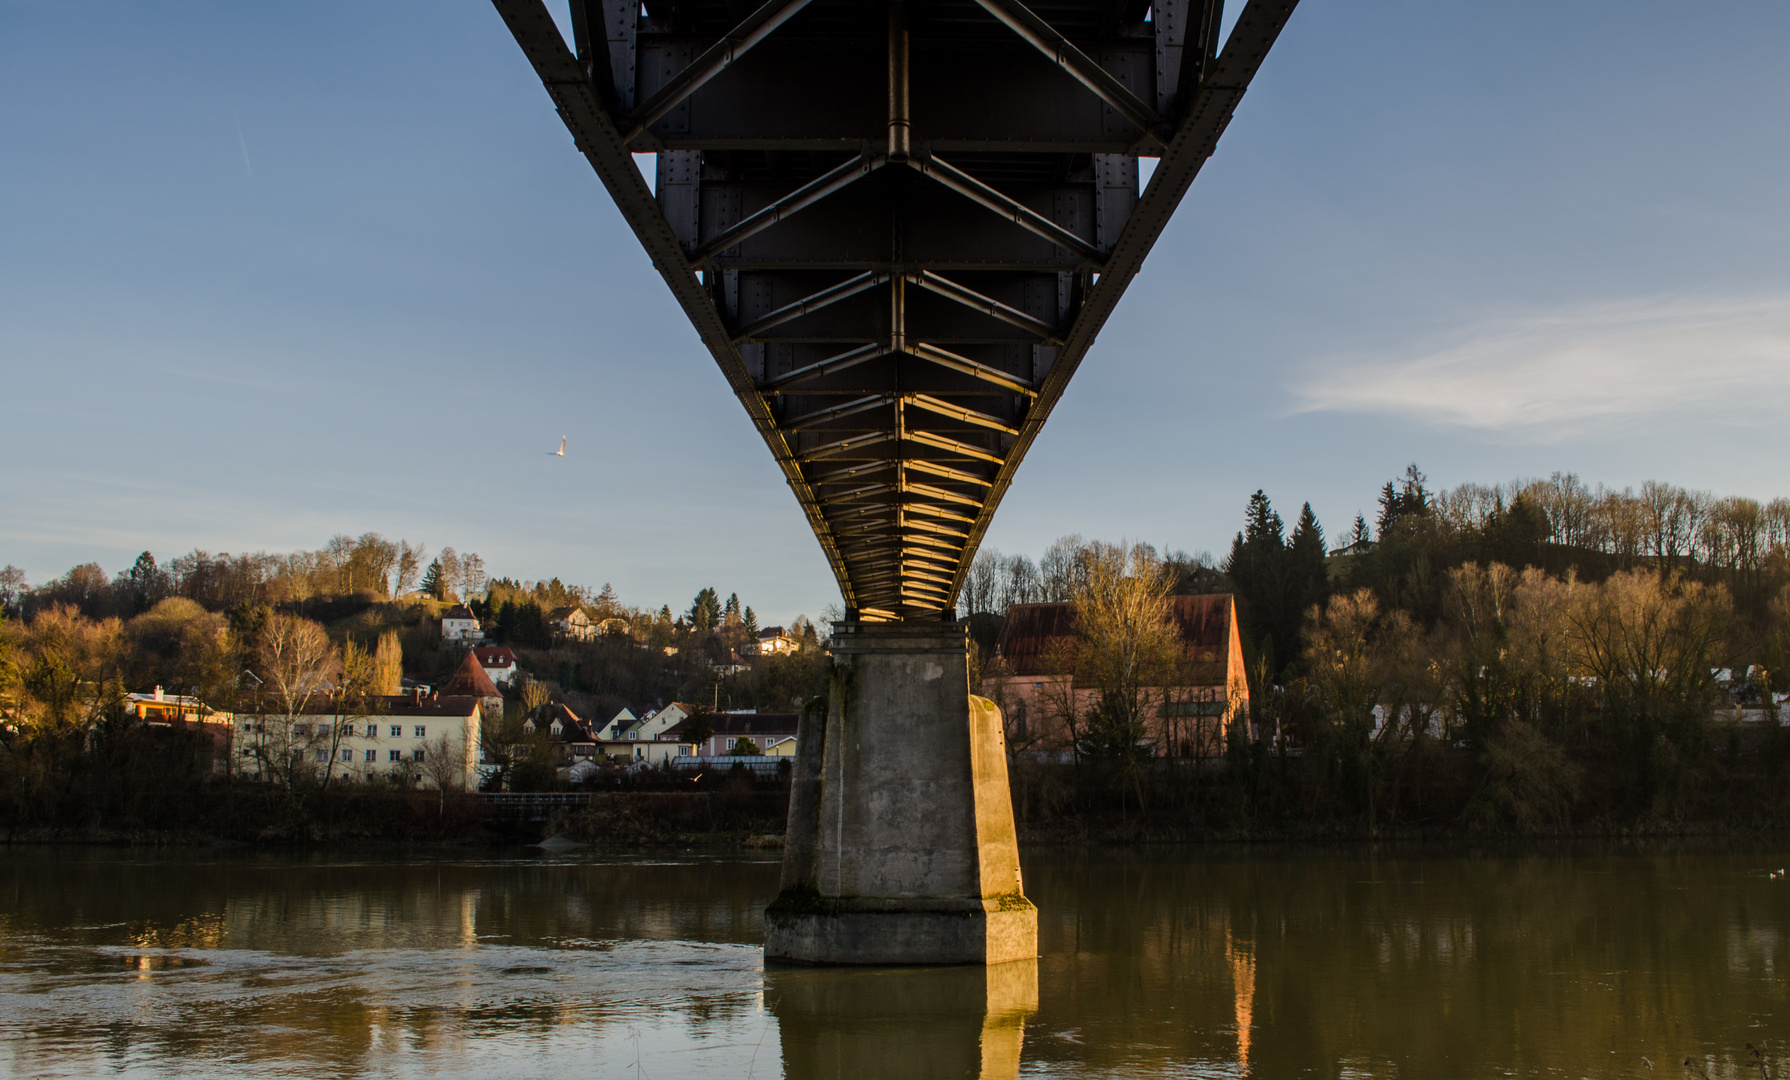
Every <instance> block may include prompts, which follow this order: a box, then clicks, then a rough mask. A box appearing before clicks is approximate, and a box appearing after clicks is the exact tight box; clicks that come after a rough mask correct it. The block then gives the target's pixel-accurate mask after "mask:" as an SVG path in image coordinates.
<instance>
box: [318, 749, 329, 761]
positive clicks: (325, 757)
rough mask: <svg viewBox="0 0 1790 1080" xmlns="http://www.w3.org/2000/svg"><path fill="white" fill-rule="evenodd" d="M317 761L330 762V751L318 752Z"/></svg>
mask: <svg viewBox="0 0 1790 1080" xmlns="http://www.w3.org/2000/svg"><path fill="white" fill-rule="evenodd" d="M317 760H318V761H328V760H329V751H328V750H319V751H317Z"/></svg>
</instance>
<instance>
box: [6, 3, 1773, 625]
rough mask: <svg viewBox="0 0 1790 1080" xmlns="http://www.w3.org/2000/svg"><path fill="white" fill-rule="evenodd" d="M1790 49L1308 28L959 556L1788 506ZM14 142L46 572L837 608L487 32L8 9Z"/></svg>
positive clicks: (1574, 31)
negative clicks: (289, 569)
mask: <svg viewBox="0 0 1790 1080" xmlns="http://www.w3.org/2000/svg"><path fill="white" fill-rule="evenodd" d="M1232 6H1233V7H1235V6H1237V5H1236V4H1235V3H1233V5H1232ZM1233 14H1234V12H1233ZM1786 56H1790V6H1787V5H1784V4H1780V3H1769V2H1766V0H1757V2H1750V3H1740V2H1733V3H1730V2H1721V0H1712V2H1710V3H1705V4H1700V5H1698V6H1697V9H1696V11H1695V13H1694V17H1690V16H1687V14H1686V12H1685V9H1684V8H1683V7H1682V5H1671V6H1668V5H1666V4H1663V3H1648V2H1642V0H1620V2H1618V0H1607V2H1590V0H1585V2H1571V0H1565V2H1563V0H1553V2H1549V3H1542V2H1509V3H1501V4H1469V3H1464V2H1461V3H1441V2H1437V0H1406V2H1390V0H1388V2H1369V0H1305V3H1304V4H1302V5H1301V7H1300V9H1299V10H1298V11H1297V12H1296V14H1295V15H1294V18H1293V20H1292V22H1291V24H1290V25H1289V27H1288V29H1287V31H1286V32H1285V34H1284V35H1283V36H1282V38H1281V41H1280V44H1279V45H1278V46H1277V47H1276V49H1275V51H1274V53H1273V55H1272V56H1271V57H1270V58H1269V61H1268V63H1267V65H1266V66H1265V67H1264V69H1263V71H1262V73H1261V76H1260V77H1259V78H1258V80H1257V82H1256V84H1255V88H1254V89H1252V90H1251V92H1250V93H1249V95H1248V97H1247V98H1246V99H1245V100H1244V102H1243V105H1242V107H1241V108H1240V110H1239V112H1238V116H1237V119H1236V121H1235V122H1234V123H1233V124H1232V126H1231V128H1230V130H1229V132H1228V133H1227V134H1226V135H1225V138H1224V141H1223V143H1222V144H1221V145H1220V147H1219V151H1218V154H1217V156H1216V157H1214V158H1213V159H1212V161H1211V162H1210V163H1209V164H1208V165H1207V167H1206V169H1205V171H1204V173H1203V174H1202V175H1201V177H1200V179H1199V180H1198V182H1197V183H1196V184H1195V185H1194V188H1193V190H1192V192H1191V193H1190V195H1189V197H1188V199H1187V201H1186V202H1185V203H1183V205H1182V208H1181V210H1180V213H1179V214H1178V216H1177V217H1176V218H1175V220H1174V222H1173V223H1172V224H1171V225H1170V227H1169V228H1168V230H1167V231H1166V232H1165V234H1164V235H1163V237H1162V240H1161V242H1160V243H1159V244H1158V245H1157V248H1156V251H1155V252H1154V254H1152V256H1151V258H1150V260H1149V262H1148V263H1147V264H1146V265H1145V268H1144V272H1143V274H1142V276H1141V277H1140V278H1139V279H1138V280H1137V282H1136V283H1135V284H1134V285H1133V286H1132V289H1131V291H1130V293H1129V294H1128V296H1127V297H1126V299H1125V301H1124V303H1123V304H1122V305H1121V307H1120V308H1119V310H1118V312H1117V314H1116V315H1115V316H1114V318H1113V320H1112V321H1111V323H1110V324H1109V325H1108V328H1107V330H1106V331H1105V333H1104V334H1103V335H1102V337H1101V340H1100V341H1099V343H1098V344H1097V345H1096V346H1095V348H1094V350H1093V352H1092V353H1091V354H1090V357H1089V359H1088V361H1087V362H1086V363H1085V364H1084V365H1083V366H1082V369H1081V371H1080V373H1079V374H1078V375H1077V377H1076V381H1075V383H1074V384H1073V385H1072V386H1071V387H1070V389H1069V392H1068V394H1067V396H1066V397H1065V399H1064V401H1063V403H1062V404H1061V405H1060V406H1059V407H1058V409H1057V411H1056V412H1055V414H1054V415H1053V417H1052V419H1051V422H1050V426H1049V427H1048V428H1046V430H1045V432H1044V434H1043V436H1042V437H1041V438H1040V439H1039V440H1038V442H1037V444H1036V446H1035V447H1034V449H1033V451H1032V453H1031V455H1030V457H1029V458H1028V460H1027V462H1026V464H1025V466H1024V468H1022V469H1021V471H1020V473H1019V476H1018V480H1017V483H1016V484H1015V486H1014V488H1013V490H1012V492H1011V494H1010V495H1009V496H1008V498H1007V500H1006V503H1005V505H1004V506H1003V507H1002V509H1001V511H1000V514H999V515H998V516H997V518H996V519H995V524H994V526H993V528H992V530H991V531H990V534H989V543H991V544H993V545H996V546H998V547H1000V548H1001V549H1002V550H1006V551H1028V552H1031V553H1033V554H1036V553H1037V552H1039V551H1041V550H1042V548H1043V547H1044V546H1045V545H1046V544H1047V543H1049V541H1050V540H1051V539H1052V538H1054V537H1056V536H1058V535H1060V534H1064V533H1070V532H1079V533H1082V534H1084V535H1089V536H1101V537H1108V538H1119V537H1129V538H1134V539H1146V540H1149V541H1151V542H1153V543H1156V544H1158V545H1162V546H1169V547H1181V548H1188V549H1208V550H1211V551H1214V552H1219V553H1221V552H1222V550H1223V548H1224V546H1225V545H1226V544H1227V543H1228V541H1229V537H1230V535H1231V533H1232V532H1234V531H1235V529H1236V528H1237V527H1238V524H1239V522H1240V519H1241V516H1242V511H1243V505H1244V502H1245V500H1246V499H1247V497H1248V495H1249V493H1250V492H1251V491H1253V490H1255V489H1256V488H1257V487H1262V488H1265V489H1266V490H1267V492H1268V494H1269V495H1270V496H1271V497H1272V498H1273V499H1274V500H1275V502H1276V505H1277V506H1279V507H1280V508H1281V509H1282V510H1283V512H1284V513H1285V514H1286V516H1287V517H1288V518H1289V519H1290V518H1291V517H1292V515H1293V514H1294V513H1296V511H1297V508H1298V504H1299V502H1300V501H1302V500H1306V499H1309V500H1310V501H1311V502H1312V504H1313V507H1314V508H1315V509H1316V510H1317V512H1318V515H1319V517H1320V518H1321V519H1322V521H1323V522H1324V524H1325V526H1326V528H1327V529H1328V530H1329V531H1330V532H1332V533H1337V532H1341V531H1342V530H1343V529H1344V528H1346V526H1347V525H1348V523H1349V521H1350V520H1351V519H1352V518H1353V516H1354V514H1355V513H1356V512H1357V511H1358V510H1359V511H1368V512H1369V513H1370V515H1371V510H1372V503H1373V499H1374V494H1375V491H1376V490H1377V488H1378V486H1379V485H1380V484H1381V483H1382V482H1383V481H1384V480H1386V479H1387V478H1389V477H1391V476H1393V475H1394V474H1396V473H1398V472H1399V471H1400V470H1402V469H1403V468H1404V466H1405V464H1406V463H1407V462H1410V461H1417V462H1419V463H1420V464H1421V465H1422V466H1423V468H1424V469H1425V470H1426V471H1427V472H1428V473H1429V474H1430V476H1431V478H1432V480H1433V481H1434V482H1436V483H1437V484H1440V485H1453V484H1456V483H1460V482H1463V481H1468V480H1473V481H1481V482H1492V481H1498V480H1507V479H1509V478H1511V477H1513V476H1530V475H1536V474H1546V473H1548V472H1552V471H1555V470H1571V471H1576V472H1578V473H1579V474H1580V475H1581V476H1583V477H1584V478H1586V479H1587V480H1589V481H1594V482H1595V481H1603V482H1605V483H1609V484H1612V485H1615V486H1623V485H1629V484H1638V483H1640V482H1641V481H1643V480H1646V479H1649V478H1658V479H1663V480H1670V481H1673V482H1675V483H1679V484H1684V485H1688V486H1693V487H1700V488H1707V489H1711V490H1714V491H1717V492H1720V493H1735V494H1748V495H1754V496H1759V497H1771V496H1775V495H1780V494H1790V483H1786V477H1785V470H1784V467H1783V462H1784V461H1785V460H1786V459H1787V455H1786V451H1787V450H1790V410H1787V406H1790V107H1787V106H1790V64H1786V63H1785V62H1784V57H1786ZM0 148H4V149H3V150H0V460H3V461H4V463H5V467H4V468H3V469H0V563H8V562H10V563H15V564H17V565H19V566H21V567H23V568H24V569H25V570H26V571H27V573H28V574H29V576H30V578H31V580H32V581H33V582H40V581H43V580H45V579H47V578H49V577H51V576H54V575H56V574H59V573H61V572H62V571H63V570H65V569H67V567H69V566H70V565H72V564H74V563H77V562H84V561H89V560H96V561H98V562H100V563H101V564H102V565H104V566H106V567H107V568H108V569H111V570H114V571H115V570H118V569H122V568H123V567H125V566H128V565H129V563H130V562H131V560H132V559H133V558H134V557H135V555H136V553H137V552H139V551H142V550H144V549H149V550H151V551H153V552H155V553H156V555H157V556H158V557H162V558H166V557H169V556H172V555H176V554H180V553H182V552H185V551H188V550H190V549H192V548H194V547H204V548H206V549H209V550H211V551H214V552H215V551H220V550H223V551H244V550H261V549H265V550H289V549H292V548H297V547H316V546H320V545H321V544H322V543H323V542H324V541H325V540H326V539H327V538H328V536H329V535H330V534H332V533H335V532H350V533H359V532H362V531H366V530H376V531H379V532H383V533H385V534H387V535H390V536H393V537H398V536H402V537H407V538H409V539H411V540H412V541H418V540H420V541H422V542H425V543H427V544H428V545H429V546H430V547H431V548H432V549H433V548H437V547H439V546H441V545H443V544H451V545H453V546H455V547H456V548H459V549H460V550H462V551H466V550H476V551H479V552H480V553H481V554H483V555H484V556H485V559H486V561H487V564H488V565H489V566H490V568H491V569H492V570H493V571H494V572H496V573H501V574H508V575H510V576H512V577H518V578H535V577H542V576H551V575H559V576H561V577H562V578H565V579H567V580H570V581H574V582H580V583H586V584H590V585H593V586H597V585H601V584H602V583H603V582H605V581H609V582H613V583H614V584H615V587H616V588H617V590H618V591H620V593H621V594H622V597H623V599H624V600H626V601H628V602H631V603H636V604H642V605H646V604H650V605H653V606H657V605H659V604H660V603H666V602H669V603H671V604H672V606H673V607H674V608H675V607H678V606H680V605H687V604H688V603H689V598H690V597H691V596H692V595H693V594H694V593H695V592H696V591H697V590H698V589H699V588H701V587H703V586H705V585H714V586H715V587H717V588H719V589H720V590H721V591H722V593H723V594H724V595H725V594H726V593H728V592H734V591H737V592H738V593H739V594H740V595H741V597H742V598H743V599H744V600H745V601H746V602H748V603H751V604H753V605H754V606H755V607H756V608H757V609H758V610H759V611H761V612H763V613H765V616H766V618H767V619H783V618H787V617H789V616H791V615H793V614H795V613H796V612H798V611H805V612H808V613H810V614H814V613H817V612H818V611H819V610H820V609H821V608H822V607H823V606H824V605H826V604H827V603H829V602H830V601H832V600H834V599H836V592H835V590H834V587H833V583H832V580H831V577H830V575H829V574H828V572H827V569H826V565H825V563H824V561H823V559H822V558H821V555H820V552H819V548H818V546H817V545H816V543H815V542H814V540H813V538H812V537H811V536H810V535H809V533H808V532H807V529H806V526H805V524H804V522H803V519H802V516H801V514H800V513H799V512H798V510H797V508H796V505H795V502H794V500H793V498H792V497H791V496H790V495H789V493H788V490H787V488H785V486H784V485H783V483H782V481H781V479H780V477H779V474H778V473H777V470H776V469H775V468H774V467H773V465H772V462H771V459H770V455H769V453H768V452H767V451H766V450H765V449H764V447H763V444H762V443H761V442H759V440H758V439H757V437H756V435H755V434H754V433H753V431H752V428H751V426H750V424H749V423H748V422H747V420H746V417H745V415H744V413H743V411H742V410H741V409H740V408H739V406H738V404H737V403H736V402H735V401H734V400H733V399H732V398H731V396H730V395H729V394H728V393H727V390H726V387H725V384H724V383H723V381H722V379H721V377H720V375H719V374H718V373H717V372H716V371H715V370H714V367H713V364H712V362H711V361H710V360H709V359H708V358H707V356H706V354H705V353H704V352H703V350H702V349H701V348H700V346H699V344H698V343H697V341H696V338H695V335H694V333H693V332H692V331H690V330H689V329H688V328H687V327H686V325H685V324H684V323H683V320H682V318H681V316H680V315H679V313H678V311H677V308H676V307H675V305H674V304H673V303H672V301H671V299H670V297H669V295H668V294H667V293H666V291H665V289H664V287H663V285H662V284H661V283H660V282H659V280H658V278H657V276H656V275H655V274H654V273H653V272H652V270H651V268H650V266H649V265H648V263H647V260H646V258H645V256H644V255H643V254H642V253H641V252H640V250H639V249H638V247H637V245H636V244H635V243H634V241H633V239H632V237H631V235H630V234H629V233H628V232H627V230H626V228H625V227H624V225H623V224H622V222H621V219H620V217H619V216H618V215H617V214H616V212H615V211H614V210H613V209H612V208H611V207H610V205H609V204H608V200H607V197H606V196H605V194H604V192H603V190H602V188H601V186H600V185H599V184H598V182H597V180H596V178H595V177H594V176H593V175H592V174H591V172H590V170H589V168H588V166H587V165H586V164H585V163H584V161H583V160H582V159H581V158H579V157H578V156H577V154H576V153H575V152H574V151H573V148H572V144H571V139H570V137H569V136H568V135H567V134H566V132H565V130H564V128H563V127H562V126H561V125H560V123H559V121H558V119H557V117H556V116H555V115H554V112H553V108H552V106H551V104H550V103H549V101H548V99H547V97H546V94H545V92H544V91H543V90H542V89H541V87H540V86H539V84H538V83H537V82H536V81H535V79H534V76H533V74H532V73H531V72H530V70H529V68H528V65H527V64H526V63H525V62H524V60H523V58H522V56H521V54H520V52H519V50H518V49H517V48H516V46H515V44H514V43H513V41H511V39H510V38H509V36H508V34H507V33H506V31H505V30H504V27H503V25H502V24H501V22H500V21H499V20H498V18H497V16H496V14H495V13H494V12H493V11H492V9H491V7H490V6H489V4H486V3H482V2H477V0H431V2H428V3H421V2H410V3H402V2H379V0H355V2H353V3H347V2H343V3H325V2H317V3H308V4H303V5H268V4H241V3H211V4H206V3H147V2H133V3H125V2H122V0H121V2H112V3H99V2H79V0H33V2H10V0H0ZM562 434H563V435H566V436H568V437H569V439H570V450H569V452H568V456H567V458H566V459H565V460H563V461H562V460H559V459H557V458H551V457H548V456H547V455H546V451H549V450H551V449H553V448H554V447H555V446H557V445H558V442H559V438H560V436H561V435H562Z"/></svg>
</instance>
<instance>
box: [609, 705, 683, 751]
mask: <svg viewBox="0 0 1790 1080" xmlns="http://www.w3.org/2000/svg"><path fill="white" fill-rule="evenodd" d="M695 711H696V706H694V705H687V704H685V703H683V702H680V701H674V702H672V703H671V704H669V705H667V706H665V707H664V708H663V709H659V710H656V711H654V712H649V713H647V714H646V716H644V717H643V718H641V719H639V720H636V721H634V722H633V723H632V724H629V725H628V726H627V727H626V728H624V729H623V730H622V732H621V734H620V735H619V736H618V740H619V741H621V742H651V741H653V740H654V739H657V738H658V737H659V736H661V735H663V734H665V733H666V732H667V731H670V730H671V729H672V728H674V727H676V726H677V725H679V724H681V723H683V722H684V721H685V720H688V719H689V718H690V714H691V713H694V712H695Z"/></svg>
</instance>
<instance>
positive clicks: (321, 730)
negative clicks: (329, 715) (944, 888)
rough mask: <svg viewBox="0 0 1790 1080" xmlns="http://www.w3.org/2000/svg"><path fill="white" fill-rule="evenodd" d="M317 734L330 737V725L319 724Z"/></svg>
mask: <svg viewBox="0 0 1790 1080" xmlns="http://www.w3.org/2000/svg"><path fill="white" fill-rule="evenodd" d="M317 734H319V735H328V734H329V725H328V724H318V725H317Z"/></svg>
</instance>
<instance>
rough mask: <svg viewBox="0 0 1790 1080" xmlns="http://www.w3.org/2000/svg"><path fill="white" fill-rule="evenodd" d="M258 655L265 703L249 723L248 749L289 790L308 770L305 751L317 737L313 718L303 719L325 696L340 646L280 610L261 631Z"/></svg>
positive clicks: (308, 623)
mask: <svg viewBox="0 0 1790 1080" xmlns="http://www.w3.org/2000/svg"><path fill="white" fill-rule="evenodd" d="M259 653H260V655H259V656H258V658H257V659H258V661H259V667H260V672H259V674H258V676H257V677H258V678H260V680H261V699H262V707H261V709H260V710H258V713H259V715H258V716H257V717H256V718H255V720H253V721H249V723H251V724H253V725H254V731H253V732H252V733H251V734H252V736H253V737H252V738H251V739H250V741H249V749H251V750H252V751H253V754H252V756H253V757H254V758H255V759H256V763H257V765H258V766H259V767H260V769H261V770H263V771H265V772H266V773H268V774H269V775H271V776H273V777H274V778H275V779H276V780H278V781H280V782H281V783H283V784H284V785H285V786H286V787H287V788H291V787H293V786H295V784H296V783H297V781H298V779H299V778H300V777H301V776H304V775H307V774H308V773H309V771H310V767H311V766H310V763H308V762H306V761H305V753H306V751H308V750H311V749H313V746H312V744H313V742H314V741H315V739H316V737H317V735H316V732H315V731H313V730H311V729H310V728H309V724H310V723H311V721H305V720H300V719H299V718H300V717H303V716H309V715H312V714H313V713H314V712H315V711H316V706H317V705H318V704H319V703H321V702H323V701H325V700H327V697H328V694H329V691H330V675H331V674H332V673H333V671H334V669H335V666H336V662H337V660H336V650H335V647H334V646H333V645H331V644H330V640H329V635H328V634H326V633H324V630H323V627H322V626H319V625H318V624H317V623H314V622H312V621H311V620H309V619H301V618H298V617H297V616H294V615H286V614H276V615H274V616H272V617H271V618H269V619H268V620H267V625H266V626H264V627H263V628H262V630H261V638H260V643H259ZM268 706H272V708H271V709H270V708H268ZM331 749H332V750H333V749H334V748H333V747H332V748H331Z"/></svg>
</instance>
